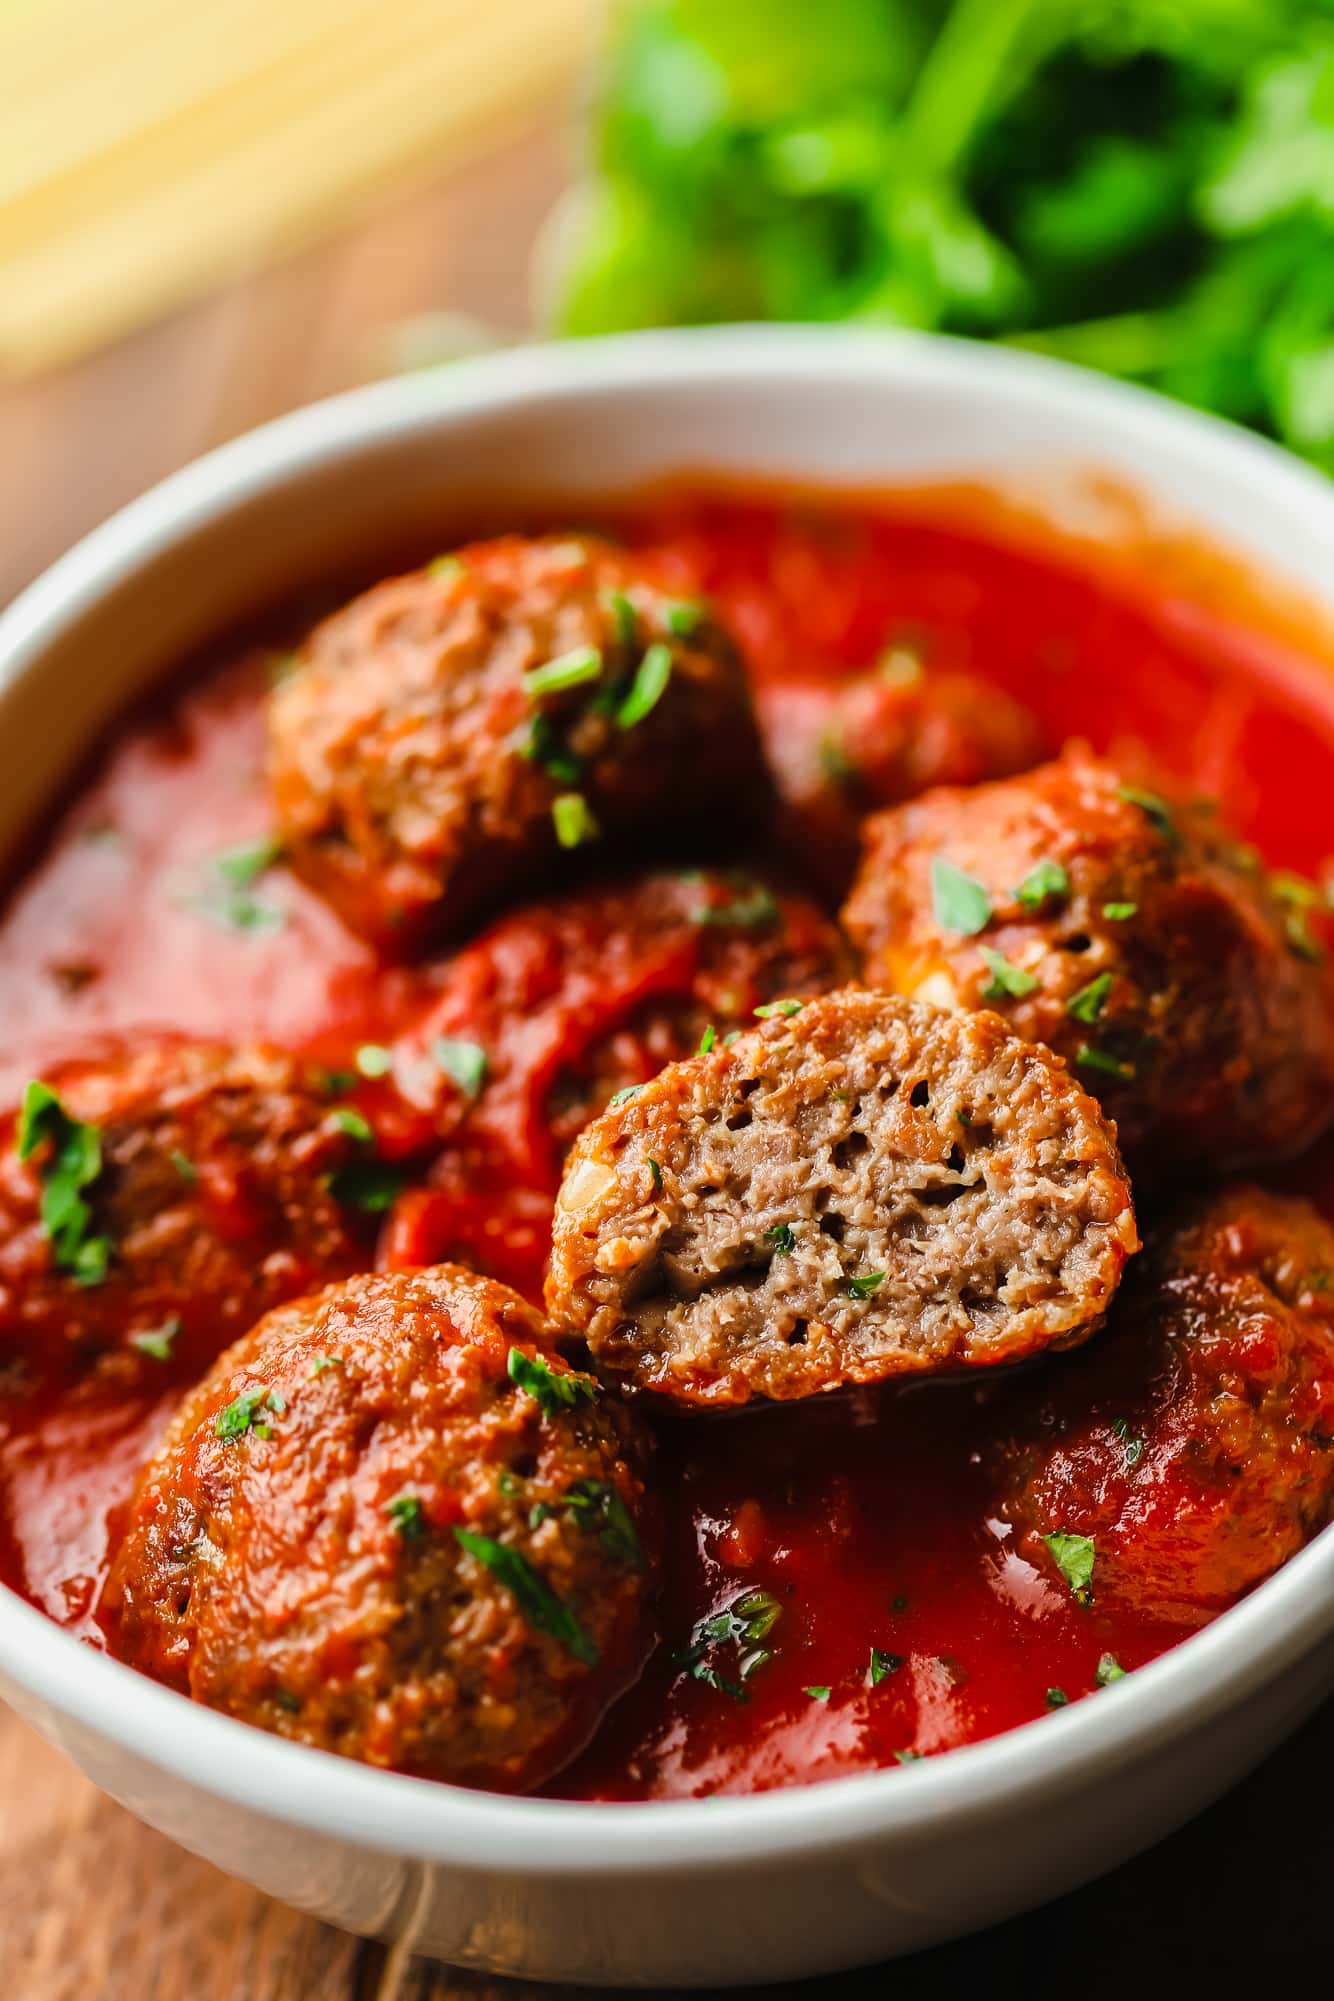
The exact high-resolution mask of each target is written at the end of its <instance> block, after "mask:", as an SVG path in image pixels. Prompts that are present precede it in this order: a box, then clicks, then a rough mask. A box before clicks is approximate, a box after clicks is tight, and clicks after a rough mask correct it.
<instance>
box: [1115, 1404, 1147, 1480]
mask: <svg viewBox="0 0 1334 2001" xmlns="http://www.w3.org/2000/svg"><path fill="white" fill-rule="evenodd" d="M1112 1430H1113V1431H1114V1432H1115V1433H1116V1436H1117V1437H1118V1438H1119V1439H1120V1441H1121V1443H1122V1444H1123V1445H1124V1446H1125V1448H1126V1456H1125V1461H1124V1464H1125V1469H1126V1471H1127V1472H1132V1471H1133V1470H1134V1468H1135V1467H1136V1466H1138V1465H1139V1462H1140V1460H1141V1459H1142V1458H1143V1457H1144V1443H1145V1442H1144V1440H1143V1439H1142V1438H1137V1437H1135V1436H1134V1435H1133V1434H1132V1432H1131V1429H1130V1419H1129V1418H1128V1417H1114V1418H1113V1419H1112Z"/></svg>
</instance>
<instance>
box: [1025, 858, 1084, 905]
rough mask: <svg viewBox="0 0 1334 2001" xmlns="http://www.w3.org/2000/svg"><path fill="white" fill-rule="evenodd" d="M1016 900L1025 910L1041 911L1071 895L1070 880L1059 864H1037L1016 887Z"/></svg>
mask: <svg viewBox="0 0 1334 2001" xmlns="http://www.w3.org/2000/svg"><path fill="white" fill-rule="evenodd" d="M1013 893H1014V900H1015V902H1016V903H1019V904H1022V905H1023V908H1024V909H1025V910H1032V911H1036V910H1041V908H1042V906H1043V905H1044V904H1045V903H1055V902H1057V901H1058V899H1059V900H1063V899H1064V898H1065V897H1067V896H1068V895H1069V894H1070V878H1069V876H1068V875H1067V873H1066V871H1065V870H1064V869H1063V868H1062V867H1061V864H1060V863H1059V862H1037V863H1035V864H1034V866H1033V867H1032V868H1031V869H1030V870H1029V871H1028V874H1027V875H1026V876H1025V877H1024V879H1023V881H1022V882H1018V883H1016V884H1015V886H1014V892H1013Z"/></svg>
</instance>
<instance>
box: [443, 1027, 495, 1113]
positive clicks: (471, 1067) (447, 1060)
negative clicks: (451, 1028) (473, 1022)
mask: <svg viewBox="0 0 1334 2001" xmlns="http://www.w3.org/2000/svg"><path fill="white" fill-rule="evenodd" d="M431 1055H432V1056H433V1057H434V1059H435V1061H436V1063H437V1064H438V1065H439V1067H440V1068H441V1069H442V1070H443V1071H444V1073H445V1075H446V1077H448V1078H449V1080H450V1082H451V1083H453V1084H455V1085H457V1087H458V1089H459V1090H460V1091H461V1092H462V1094H463V1096H464V1097H465V1098H479V1097H480V1096H481V1093H482V1086H483V1084H485V1082H486V1079H487V1073H488V1070H489V1069H490V1061H489V1058H488V1057H487V1053H486V1051H485V1049H483V1047H482V1045H481V1043H480V1042H470V1041H468V1040H467V1038H466V1037H463V1036H456V1035H437V1036H435V1037H433V1039H432V1042H431Z"/></svg>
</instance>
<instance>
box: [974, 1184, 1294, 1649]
mask: <svg viewBox="0 0 1334 2001" xmlns="http://www.w3.org/2000/svg"><path fill="white" fill-rule="evenodd" d="M1016 1406H1017V1407H1018V1415H1017V1418H1016ZM997 1422H998V1425H1000V1426H1001V1428H1002V1438H1001V1440H1000V1442H999V1443H998V1445H997V1449H996V1460H997V1465H998V1468H999V1479H1000V1490H1001V1492H1000V1507H1001V1512H1002V1513H1003V1514H1004V1515H1005V1516H1006V1517H1008V1519H1009V1520H1010V1521H1011V1522H1012V1523H1013V1524H1014V1525H1015V1527H1016V1528H1017V1529H1018V1530H1019V1531H1020V1533H1021V1547H1022V1548H1023V1550H1024V1551H1025V1553H1026V1554H1027V1555H1029V1556H1030V1557H1031V1558H1032V1560H1033V1561H1035V1562H1036V1563H1038V1564H1039V1565H1040V1566H1041V1567H1042V1568H1044V1569H1046V1570H1048V1571H1049V1572H1051V1573H1052V1574H1053V1576H1054V1575H1055V1570H1056V1563H1055V1555H1056V1553H1057V1552H1060V1551H1062V1550H1066V1549H1068V1547H1069V1545H1068V1544H1066V1543H1063V1542H1062V1541H1061V1540H1060V1539H1061V1538H1067V1537H1071V1536H1078V1537H1081V1538H1086V1539H1087V1540H1088V1542H1089V1543H1090V1544H1091V1545H1092V1546H1091V1549H1089V1550H1087V1551H1085V1552H1084V1555H1085V1557H1086V1559H1091V1562H1092V1571H1091V1576H1090V1579H1089V1583H1088V1586H1087V1587H1086V1588H1087V1589H1088V1591H1089V1593H1090V1595H1091V1597H1092V1599H1093V1600H1094V1602H1102V1601H1104V1600H1107V1601H1116V1602H1118V1603H1120V1604H1122V1605H1124V1606H1128V1607H1131V1608H1133V1609H1134V1610H1135V1611H1137V1612H1138V1613H1140V1614H1142V1615H1143V1616H1145V1617H1148V1618H1153V1619H1162V1620H1171V1621H1174V1622H1184V1623H1187V1624H1201V1623H1203V1621H1204V1620H1205V1619H1208V1618H1210V1617H1212V1616H1213V1615H1214V1614H1215V1613H1216V1612H1221V1611H1222V1610H1223V1608H1224V1607H1225V1606H1227V1605H1229V1604H1231V1603H1232V1601H1233V1600H1234V1599H1235V1598H1237V1597H1238V1596H1239V1595H1240V1594H1241V1593H1242V1592H1243V1591H1246V1590H1248V1589H1249V1588H1250V1587H1251V1586H1252V1585H1254V1584H1257V1583H1258V1582H1259V1581H1260V1579H1261V1578H1264V1577H1267V1576H1268V1575H1269V1574H1270V1572H1271V1571H1274V1570H1277V1569H1278V1567H1279V1565H1280V1564H1282V1563H1285V1562H1286V1561H1287V1559H1288V1558H1289V1557H1290V1556H1291V1555H1292V1554H1293V1552H1294V1551H1295V1550H1297V1549H1299V1548H1300V1547H1301V1545H1302V1543H1303V1542H1305V1541H1306V1539H1307V1538H1308V1537H1309V1536H1310V1535H1312V1534H1313V1533H1314V1532H1315V1531H1316V1530H1317V1529H1319V1528H1321V1527H1322V1526H1323V1525H1324V1523H1325V1522H1326V1521H1327V1520H1328V1519H1329V1517H1330V1513H1331V1508H1334V1231H1331V1230H1330V1229H1329V1227H1328V1225H1327V1224H1325V1223H1324V1222H1323V1221H1322V1220H1321V1219H1320V1217H1318V1216H1317V1215H1316V1213H1315V1211H1314V1210H1313V1209H1312V1208H1311V1207H1310V1205H1309V1204H1308V1203H1305V1202H1302V1201H1299V1200H1293V1199H1286V1198H1282V1197H1278V1196H1274V1195H1269V1194H1266V1193H1265V1192H1264V1191H1263V1190H1262V1189H1259V1188H1251V1187H1240V1188H1230V1189H1228V1190H1226V1191H1224V1192H1223V1193H1222V1194H1220V1195H1218V1196H1216V1197H1214V1198H1213V1199H1212V1200H1210V1201H1208V1202H1205V1203H1203V1204H1201V1205H1199V1206H1197V1207H1196V1208H1195V1209H1194V1211H1193V1212H1192V1213H1191V1214H1190V1215H1189V1216H1188V1217H1187V1218H1186V1219H1185V1220H1184V1221H1183V1222H1180V1223H1179V1224H1178V1225H1176V1226H1175V1227H1174V1228H1172V1229H1170V1230H1168V1231H1167V1232H1166V1233H1165V1234H1164V1236H1163V1237H1162V1238H1161V1239H1160V1240H1159V1241H1158V1242H1157V1243H1155V1244H1153V1245H1151V1247H1150V1251H1149V1253H1148V1255H1147V1256H1146V1257H1144V1258H1143V1259H1142V1260H1141V1261H1140V1262H1139V1263H1138V1264H1137V1265H1136V1267H1135V1269H1134V1271H1133V1272H1132V1274H1131V1276H1130V1278H1129V1280H1128V1281H1127V1283H1126V1285H1125V1286H1124V1288H1123V1289H1122V1291H1121V1294H1120V1296H1119V1298H1118V1299H1117V1302H1116V1305H1115V1307H1114V1308H1113V1310H1112V1314H1111V1317H1110V1319H1109V1321H1108V1324H1107V1327H1106V1330H1105V1331H1104V1332H1103V1333H1102V1334H1100V1335H1099V1337H1098V1339H1097V1340H1096V1341H1094V1342H1092V1343H1091V1344H1090V1345H1089V1347H1088V1348H1087V1349H1086V1350H1085V1351H1084V1352H1083V1353H1081V1354H1080V1355H1077V1356H1074V1357H1072V1358H1071V1359H1070V1360H1069V1361H1067V1362H1063V1363H1062V1365H1061V1367H1060V1369H1059V1371H1057V1370H1052V1371H1051V1372H1050V1374H1049V1375H1048V1376H1047V1377H1045V1378H1044V1379H1043V1380H1042V1381H1041V1383H1038V1382H1028V1383H1026V1384H1024V1385H1023V1394H1022V1396H1021V1395H1020V1394H1019V1386H1018V1385H1016V1386H1015V1393H1014V1394H1013V1396H1009V1395H1007V1397H1006V1398H1005V1399H1004V1400H1003V1401H1002V1403H1001V1405H1000V1407H999V1408H998V1410H997ZM1048 1537H1050V1538H1052V1539H1053V1542H1054V1544H1055V1549H1054V1550H1053V1546H1052V1542H1044V1538H1048Z"/></svg>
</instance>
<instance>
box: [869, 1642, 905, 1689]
mask: <svg viewBox="0 0 1334 2001" xmlns="http://www.w3.org/2000/svg"><path fill="white" fill-rule="evenodd" d="M902 1666H903V1655H902V1654H891V1653H888V1652H886V1650H885V1648H884V1647H872V1649H871V1659H870V1664H869V1668H868V1673H869V1674H870V1677H871V1686H872V1688H879V1686H880V1684H881V1682H882V1681H885V1680H887V1679H888V1677H889V1676H890V1675H892V1674H897V1673H898V1671H899V1669H900V1668H901V1667H902Z"/></svg>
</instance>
